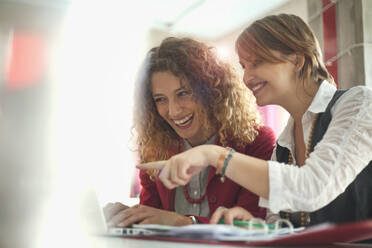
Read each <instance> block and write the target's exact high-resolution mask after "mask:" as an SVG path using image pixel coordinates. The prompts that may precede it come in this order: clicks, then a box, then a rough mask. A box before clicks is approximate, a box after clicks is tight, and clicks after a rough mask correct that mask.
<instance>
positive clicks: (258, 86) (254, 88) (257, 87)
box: [252, 85, 261, 91]
mask: <svg viewBox="0 0 372 248" xmlns="http://www.w3.org/2000/svg"><path fill="white" fill-rule="evenodd" d="M260 87H261V85H257V86H256V87H253V88H252V90H253V91H256V90H258V89H259V88H260Z"/></svg>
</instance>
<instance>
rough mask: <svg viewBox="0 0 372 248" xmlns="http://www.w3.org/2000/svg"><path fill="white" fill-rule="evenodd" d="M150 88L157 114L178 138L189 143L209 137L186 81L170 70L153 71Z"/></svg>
mask: <svg viewBox="0 0 372 248" xmlns="http://www.w3.org/2000/svg"><path fill="white" fill-rule="evenodd" d="M151 88H152V97H153V99H154V102H155V105H156V108H157V111H158V113H159V115H160V116H161V117H162V118H163V119H164V120H165V121H167V122H168V124H169V125H170V126H171V127H172V128H173V129H174V131H175V132H176V133H177V134H178V135H179V136H180V137H181V138H184V139H187V140H188V142H189V143H190V144H191V145H193V146H195V145H199V144H203V143H204V142H205V141H206V139H207V138H209V135H208V134H207V133H206V132H207V131H206V128H205V127H206V126H207V125H202V120H203V119H204V118H202V106H201V105H200V104H197V103H196V102H195V99H194V95H193V91H192V89H191V88H190V87H189V84H188V82H187V80H183V81H181V80H180V79H179V78H178V77H176V76H174V75H173V74H172V73H170V72H155V73H154V74H153V75H152V77H151Z"/></svg>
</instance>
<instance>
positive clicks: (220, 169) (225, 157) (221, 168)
mask: <svg viewBox="0 0 372 248" xmlns="http://www.w3.org/2000/svg"><path fill="white" fill-rule="evenodd" d="M226 148H227V150H228V153H227V154H226V153H225V154H221V155H220V157H219V158H218V161H217V171H216V174H221V178H220V180H221V182H225V172H226V168H227V165H228V164H229V161H230V159H231V157H232V155H233V153H234V152H235V150H234V149H232V148H230V147H226ZM222 162H223V163H222Z"/></svg>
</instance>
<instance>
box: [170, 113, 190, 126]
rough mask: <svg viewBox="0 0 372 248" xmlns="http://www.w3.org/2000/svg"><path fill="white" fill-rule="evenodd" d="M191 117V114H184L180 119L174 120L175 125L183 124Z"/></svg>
mask: <svg viewBox="0 0 372 248" xmlns="http://www.w3.org/2000/svg"><path fill="white" fill-rule="evenodd" d="M191 117H192V114H190V115H188V116H186V117H185V118H183V119H182V120H178V121H174V123H176V125H180V126H181V125H183V124H185V123H186V122H188V121H189V120H190V118H191Z"/></svg>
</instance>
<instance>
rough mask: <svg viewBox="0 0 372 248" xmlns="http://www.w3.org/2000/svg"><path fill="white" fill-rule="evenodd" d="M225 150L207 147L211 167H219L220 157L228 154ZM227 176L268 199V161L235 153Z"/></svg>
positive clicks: (226, 172) (227, 169)
mask: <svg viewBox="0 0 372 248" xmlns="http://www.w3.org/2000/svg"><path fill="white" fill-rule="evenodd" d="M225 149H226V148H223V147H220V146H215V145H213V146H210V147H207V149H206V152H207V153H208V155H207V156H208V160H209V161H210V165H212V166H214V167H216V166H217V161H218V158H219V156H220V155H221V154H224V153H226V150H225ZM225 176H227V177H228V178H230V179H231V180H233V181H234V182H236V183H237V184H240V185H241V186H243V187H244V188H246V189H248V190H249V191H251V192H253V193H255V194H257V195H259V196H261V197H264V198H266V199H268V197H269V166H268V163H267V161H265V160H261V159H257V158H254V157H251V156H248V155H244V154H241V153H238V152H235V153H234V154H233V156H232V158H231V160H230V161H229V163H228V165H227V167H226V171H225Z"/></svg>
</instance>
